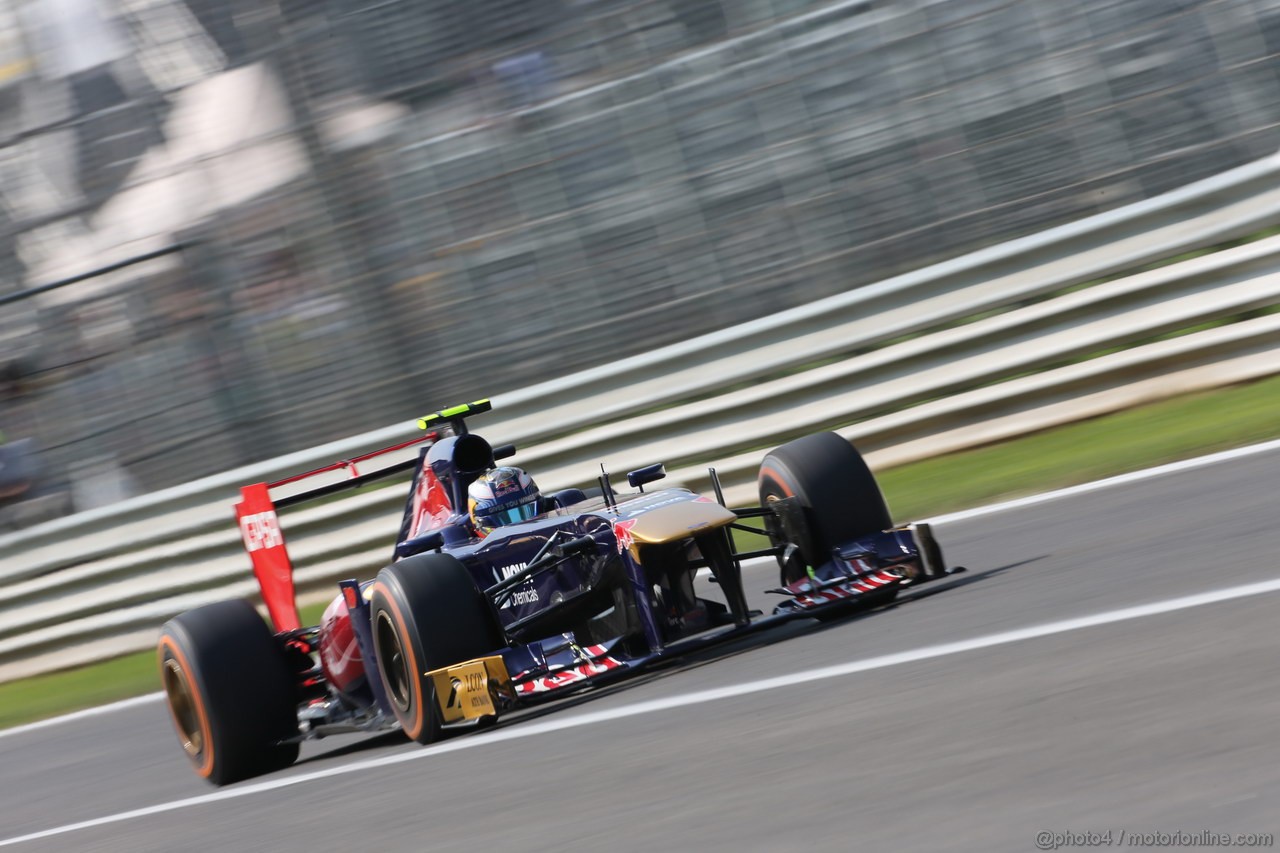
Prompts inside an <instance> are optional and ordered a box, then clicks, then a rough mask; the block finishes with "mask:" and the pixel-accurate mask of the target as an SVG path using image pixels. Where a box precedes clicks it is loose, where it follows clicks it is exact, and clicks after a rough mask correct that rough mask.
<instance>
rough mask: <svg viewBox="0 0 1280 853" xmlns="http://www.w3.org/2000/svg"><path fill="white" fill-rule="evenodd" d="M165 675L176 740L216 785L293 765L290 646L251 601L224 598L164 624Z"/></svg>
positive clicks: (293, 691)
mask: <svg viewBox="0 0 1280 853" xmlns="http://www.w3.org/2000/svg"><path fill="white" fill-rule="evenodd" d="M158 653H159V658H160V679H161V682H162V683H163V685H164V692H165V696H166V697H167V699H168V702H169V712H170V715H171V716H172V718H173V724H174V728H175V729H176V730H177V732H178V741H179V742H180V743H181V744H182V748H183V751H184V752H186V754H187V757H188V758H190V759H191V763H192V765H193V766H194V767H195V770H196V773H198V774H199V775H200V776H202V777H203V778H205V779H208V780H209V781H210V782H212V783H214V784H215V785H226V784H229V783H231V782H236V781H239V780H241V779H246V778H248V777H250V776H257V775H259V774H261V773H269V772H271V771H273V770H279V769H281V768H283V767H287V766H289V765H290V764H292V763H293V762H294V761H295V760H296V759H297V757H298V744H297V743H296V742H293V743H281V741H284V740H286V739H288V738H291V737H294V736H296V735H297V734H298V705H297V687H296V684H295V679H294V676H293V673H292V672H291V671H290V669H289V665H288V663H287V660H286V658H285V655H284V649H283V648H282V647H281V645H280V643H279V641H278V640H276V638H275V636H274V635H273V634H272V633H271V630H270V629H269V628H268V627H267V625H266V623H265V622H263V621H262V617H260V616H259V615H258V613H257V611H256V610H254V609H253V606H252V605H250V604H249V603H248V602H247V601H243V600H239V599H237V600H234V601H221V602H218V603H217V604H210V605H207V606H205V607H199V608H197V609H195V610H190V611H187V612H186V613H183V614H181V615H179V616H175V617H174V618H173V619H170V620H169V621H168V622H166V623H165V625H164V627H163V628H162V629H161V631H160V642H159V647H158Z"/></svg>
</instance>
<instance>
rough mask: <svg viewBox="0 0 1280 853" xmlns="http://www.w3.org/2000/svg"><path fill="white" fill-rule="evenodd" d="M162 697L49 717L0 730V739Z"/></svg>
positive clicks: (124, 701) (131, 700) (157, 693)
mask: <svg viewBox="0 0 1280 853" xmlns="http://www.w3.org/2000/svg"><path fill="white" fill-rule="evenodd" d="M163 697H164V694H163V693H160V692H158V691H157V692H156V693H148V694H146V695H145V696H134V697H133V698H131V699H121V700H120V701H119V702H112V703H110V704H109V705H99V706H97V707H96V708H85V709H84V710H83V711H73V712H72V713H70V714H63V715H62V716H60V717H50V718H49V719H47V720H39V721H37V722H34V723H27V724H26V725H22V726H14V727H13V728H11V729H0V738H5V737H9V736H10V735H22V734H26V733H27V732H32V731H35V730H37V729H46V728H48V727H50V726H56V725H60V724H61V723H74V722H75V721H76V720H83V719H86V718H87V717H97V716H99V715H101V714H110V713H113V712H115V711H124V710H127V709H129V708H135V707H137V706H138V705H145V704H147V703H148V702H156V701H158V700H160V699H162V698H163Z"/></svg>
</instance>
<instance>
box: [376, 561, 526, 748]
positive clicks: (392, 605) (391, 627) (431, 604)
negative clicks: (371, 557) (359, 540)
mask: <svg viewBox="0 0 1280 853" xmlns="http://www.w3.org/2000/svg"><path fill="white" fill-rule="evenodd" d="M372 589H373V597H372V601H371V602H370V607H371V611H372V619H373V644H374V648H375V649H376V651H377V655H378V672H379V675H380V677H381V678H382V684H383V686H384V687H385V688H386V691H387V698H388V699H390V700H391V708H392V710H393V711H394V712H395V715H396V718H397V719H398V720H399V721H400V725H401V727H403V728H404V731H405V734H407V735H408V736H409V737H410V738H411V739H413V740H416V741H417V742H418V743H431V742H432V741H434V740H436V739H437V738H439V737H440V728H441V725H442V721H441V717H440V710H439V707H438V706H437V704H436V698H435V688H434V686H433V684H432V681H431V679H430V678H429V677H427V675H426V673H427V672H428V671H430V670H433V669H440V668H441V667H446V666H449V665H451V664H455V663H461V662H462V661H466V660H471V659H472V658H478V657H481V656H483V655H485V654H488V653H490V652H493V651H495V650H497V649H500V648H502V647H503V646H505V645H506V641H505V639H504V635H503V633H502V629H501V628H500V627H499V625H498V620H497V617H496V616H495V615H494V614H493V610H492V608H491V607H490V605H489V602H488V601H487V600H486V599H485V598H484V595H483V593H481V592H480V590H478V589H477V588H476V585H475V582H474V581H473V580H472V579H471V574H470V572H468V571H467V568H466V566H464V565H463V564H462V563H461V562H459V561H458V560H457V559H456V558H455V557H452V556H450V555H448V554H418V555H416V556H413V557H409V558H408V559H406V560H401V561H400V562H398V563H395V564H394V565H391V566H388V567H387V568H385V569H383V570H382V571H381V572H379V573H378V579H377V580H376V581H375V582H374V584H373V587H372Z"/></svg>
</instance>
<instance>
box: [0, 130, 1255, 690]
mask: <svg viewBox="0 0 1280 853" xmlns="http://www.w3.org/2000/svg"><path fill="white" fill-rule="evenodd" d="M1277 221H1280V155H1277V156H1273V157H1269V158H1267V159H1265V160H1262V161H1259V162H1256V163H1252V164H1249V165H1247V166H1244V167H1241V168H1239V169H1235V170H1232V171H1231V172H1228V173H1224V174H1223V175H1219V176H1217V177H1215V178H1213V179H1210V180H1207V181H1202V182H1199V183H1197V184H1193V185H1190V186H1188V187H1185V188H1183V189H1181V190H1178V191H1176V192H1173V193H1169V194H1167V195H1165V196H1161V197H1159V198H1156V199H1152V200H1150V201H1147V202H1142V203H1140V204H1136V205H1133V206H1131V207H1128V208H1124V209H1122V210H1117V211H1113V212H1110V213H1107V214H1103V215H1100V216H1095V217H1091V218H1090V219H1087V220H1082V221H1080V222H1077V223H1073V224H1071V225H1068V226H1063V227H1061V228H1056V229H1053V230H1051V231H1047V232H1044V233H1042V234H1039V235H1035V236H1034V237H1029V238H1024V239H1021V240H1016V241H1013V242H1011V243H1007V244H1003V245H1000V246H995V247H991V248H988V249H984V250H981V251H978V252H975V253H973V254H970V255H966V256H964V257H961V258H957V259H954V260H951V261H948V262H946V263H943V264H939V265H936V266H933V267H929V268H927V269H922V270H918V271H915V272H912V273H908V274H905V275H902V276H898V277H896V278H893V279H890V280H887V281H884V282H880V283H878V284H875V285H872V286H869V287H864V288H860V289H858V290H855V291H851V292H849V293H846V294H842V295H840V296H838V297H833V298H830V299H826V300H822V301H820V302H817V303H813V304H811V305H807V306H804V307H802V308H797V309H794V310H791V311H787V312H784V313H781V314H778V315H775V316H772V317H768V318H764V319H761V320H758V321H755V322H752V323H748V324H745V325H742V326H739V327H735V328H732V329H727V330H724V331H721V332H716V333H714V334H709V335H705V336H702V337H700V338H697V339H694V340H690V341H687V342H684V343H681V344H678V345H675V346H670V347H665V348H662V349H660V350H656V351H654V352H652V353H649V354H647V355H645V356H642V357H635V358H629V359H625V360H622V361H619V362H616V363H614V364H609V365H604V366H602V367H599V368H595V369H592V370H587V371H583V372H580V373H577V374H574V375H571V376H567V377H563V378H560V379H556V380H552V381H549V382H545V383H541V384H539V385H537V386H532V387H529V388H525V389H522V390H520V391H517V392H513V393H510V394H506V395H501V396H498V397H496V398H495V401H494V409H495V411H494V413H493V414H492V415H487V416H485V419H484V421H483V422H482V423H478V424H477V428H478V429H479V430H480V431H482V432H483V433H484V434H485V435H486V436H489V437H490V438H492V439H493V440H495V442H503V443H506V442H513V443H515V444H516V445H517V446H518V447H520V448H521V449H520V453H519V455H518V456H517V461H518V462H519V463H520V464H521V465H523V466H525V467H527V468H528V469H530V470H531V471H532V472H534V473H535V475H536V477H537V479H538V481H539V483H540V484H541V485H542V486H543V487H544V488H550V489H554V488H560V487H564V486H569V485H581V484H584V483H589V482H591V481H592V480H593V478H594V475H595V473H596V471H597V470H598V469H597V467H596V465H597V463H598V462H605V463H606V464H607V465H608V466H609V468H610V470H612V471H616V472H622V471H625V470H628V469H631V468H636V467H640V466H642V465H645V464H649V463H651V462H658V461H664V462H666V463H667V464H668V468H669V470H671V472H672V474H671V477H670V480H671V481H672V482H680V483H684V484H686V485H689V486H691V487H694V488H701V487H705V486H706V485H707V476H706V472H705V468H704V467H703V466H704V465H705V464H707V463H713V464H715V465H716V467H717V469H718V471H719V472H720V475H721V477H722V479H723V481H724V482H725V485H726V487H727V490H728V494H729V496H730V498H731V501H735V502H743V501H750V500H751V498H752V491H753V482H754V476H755V466H756V465H757V464H758V463H759V459H760V457H761V456H762V455H763V453H764V452H765V450H766V449H767V448H768V447H769V446H771V445H773V444H776V443H778V442H780V441H782V440H785V439H787V438H790V437H792V436H794V435H799V434H803V433H805V432H810V431H813V430H817V429H827V428H837V429H838V430H839V431H840V432H841V434H843V435H845V436H846V437H848V438H850V439H851V440H853V441H855V442H856V443H857V444H858V446H859V447H860V448H861V449H862V450H863V451H864V453H866V454H867V456H868V458H869V459H870V461H871V462H872V464H873V466H876V467H883V466H887V465H892V464H900V463H902V462H906V461H910V460H914V459H919V458H924V457H927V456H930V455H935V454H938V453H944V452H950V451H953V450H956V449H960V448H963V447H969V446H974V445H976V444H981V443H984V442H988V441H992V440H997V439H1000V438H1004V437H1009V436H1012V435H1017V434H1020V433H1024V432H1027V431H1032V430H1037V429H1043V428H1045V427H1047V426H1052V425H1055V424H1059V423H1063V422H1066V421H1069V420H1073V419H1078V418H1081V417H1091V416H1094V415H1096V414H1099V413H1102V412H1105V411H1112V410H1115V409H1118V408H1123V407H1125V406H1128V405H1133V404H1134V403H1136V402H1144V401H1147V400H1152V399H1158V398H1161V397H1164V396H1169V395H1172V394H1176V393H1183V392H1185V391H1188V390H1195V389H1200V388H1206V387H1214V386H1217V385H1222V384H1228V383H1232V382H1239V381H1244V380H1247V379H1251V378H1255V377H1258V376H1263V375H1267V374H1270V373H1274V372H1277V371H1280V358H1278V357H1277V355H1278V354H1280V314H1276V313H1273V312H1268V311H1267V310H1266V309H1270V308H1273V307H1275V306H1277V305H1280V237H1276V238H1270V239H1265V240H1261V241H1257V242H1254V243H1249V244H1246V245H1243V246H1239V247H1236V248H1232V249H1227V250H1224V251H1218V252H1214V253H1212V254H1207V255H1203V256H1200V257H1195V258H1191V259H1188V260H1183V261H1181V262H1178V263H1173V264H1170V265H1168V266H1163V267H1160V268H1157V269H1150V270H1147V271H1144V272H1137V273H1131V274H1129V275H1126V276H1125V277H1122V278H1114V279H1113V280H1109V281H1103V282H1102V283H1094V282H1097V281H1099V280H1100V279H1105V278H1107V277H1108V276H1113V275H1116V274H1117V273H1120V272H1127V271H1132V270H1135V269H1140V268H1142V267H1144V266H1146V265H1149V264H1152V263H1153V262H1155V261H1159V260H1163V259H1168V258H1172V257H1177V256H1180V255H1182V254H1184V253H1187V252H1190V251H1191V250H1193V249H1197V248H1201V247H1204V246H1208V245H1212V244H1217V243H1221V242H1222V241H1225V240H1229V239H1232V238H1235V237H1239V236H1242V235H1246V234H1250V233H1253V232H1256V231H1257V230H1258V229H1259V228H1261V227H1264V226H1267V225H1271V224H1274V223H1276V222H1277ZM1085 283H1091V286H1088V287H1079V286H1080V285H1083V284H1085ZM477 391H478V392H483V391H484V389H483V388H477ZM435 402H450V401H435ZM430 405H431V404H430V402H427V403H426V404H424V408H429V407H430ZM412 432H413V430H412V427H411V425H397V426H394V427H390V428H387V429H384V430H380V431H377V432H375V433H370V434H367V435H362V436H357V437H354V438H352V439H349V440H345V441H342V442H334V443H331V444H329V445H325V446H322V447H318V448H312V449H309V450H307V451H303V452H300V453H295V454H291V455H289V456H287V457H282V458H279V459H275V460H272V462H270V463H267V464H263V465H257V466H251V467H246V468H242V469H238V470H236V471H230V472H227V473H225V474H222V475H219V476H217V477H210V478H206V479H204V480H201V481H198V482H195V483H192V484H189V485H187V486H185V487H182V488H177V489H169V490H166V491H163V492H157V493H154V494H151V495H147V496H144V497H141V498H138V499H135V500H131V501H128V502H125V503H122V504H120V505H118V506H114V507H110V508H105V509H100V510H95V511H91V512H87V513H82V514H79V515H76V516H73V517H69V518H65V519H59V520H57V521H54V522H50V523H47V524H44V525H41V526H39V527H36V528H31V529H29V530H23V531H19V532H17V533H13V534H9V535H6V536H3V537H0V581H2V582H4V583H5V588H6V593H7V594H6V596H4V599H3V601H2V602H0V681H4V680H9V679H11V678H16V677H21V676H23V675H27V674H32V673H35V672H40V671H45V670H49V669H54V668H59V667H64V666H68V665H73V664H77V663H82V662H86V661H90V660H95V659H100V658H103V657H107V656H111V655H114V654H119V653H121V652H124V651H130V650H136V649H139V648H145V647H146V646H148V645H149V644H150V643H151V642H152V640H153V639H154V636H155V630H156V628H157V627H158V625H159V624H160V623H161V622H162V621H163V620H164V619H165V618H167V617H169V616H171V615H173V614H174V613H177V612H181V611H182V610H185V609H188V608H190V607H192V606H196V605H198V604H201V603H204V602H207V601H211V600H216V599H220V598H225V597H230V596H238V595H248V594H251V593H252V592H253V591H254V589H255V584H254V582H253V580H252V578H251V576H250V574H249V570H248V564H247V560H246V559H245V558H244V556H243V552H242V551H241V550H240V545H239V537H238V533H237V531H236V529H235V527H234V525H233V524H232V523H231V512H230V505H231V503H232V502H233V501H234V499H235V496H236V488H237V487H238V486H240V485H243V484H245V483H250V482H257V481H263V480H271V479H275V478H278V477H280V476H283V475H285V474H288V473H295V472H297V471H300V470H303V469H306V468H309V467H315V466H318V465H320V464H323V463H325V462H329V461H333V460H334V459H340V458H345V457H349V456H352V455H355V454H357V453H360V452H362V451H364V450H368V449H370V448H372V447H377V446H381V445H385V444H390V443H392V442H394V441H397V440H400V439H403V438H405V437H408V436H410V435H411V434H412ZM402 501H403V489H401V488H389V489H380V490H377V491H372V492H367V493H362V494H358V495H356V496H354V497H349V498H345V499H342V500H336V501H333V502H331V503H327V504H324V505H321V506H315V507H310V508H306V509H301V510H298V511H296V512H292V513H290V514H288V515H286V516H285V519H284V524H285V529H286V535H288V536H289V537H290V543H291V544H290V550H291V553H292V554H293V555H294V556H295V561H296V563H297V565H298V567H299V568H298V582H299V588H300V590H301V592H302V594H303V595H304V597H308V596H309V597H316V596H322V595H327V594H328V590H330V589H331V588H332V582H333V581H334V580H335V579H338V578H342V577H350V576H368V575H369V574H371V573H372V572H374V571H376V569H377V568H378V567H379V566H380V565H381V564H382V563H384V562H385V561H386V560H387V559H388V558H389V555H390V550H391V546H392V543H393V538H394V534H395V529H396V517H397V514H398V511H399V508H400V506H401V505H402Z"/></svg>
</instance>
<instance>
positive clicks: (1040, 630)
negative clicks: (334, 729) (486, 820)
mask: <svg viewBox="0 0 1280 853" xmlns="http://www.w3.org/2000/svg"><path fill="white" fill-rule="evenodd" d="M1277 591H1280V578H1274V579H1272V580H1268V581H1260V582H1258V583H1250V584H1244V585H1242V586H1235V587H1229V588H1227V589H1219V590H1215V591H1213V592H1203V593H1198V594H1196V595H1186V596H1181V597H1179V598H1170V599H1166V600H1164V601H1156V602H1152V603H1150V604H1140V605H1137V606H1135V607H1124V608H1121V609H1119V610H1108V611H1106V612H1103V613H1095V614H1093V615H1091V616H1081V617H1078V618H1075V619H1063V620H1060V621H1056V622H1046V623H1044V624H1042V625H1034V626H1032V627H1029V628H1019V629H1016V630H1013V631H1002V632H1000V633H997V634H988V635H986V636H984V637H975V638H973V639H969V640H958V641H956V642H951V643H940V644H937V645H932V646H925V647H923V648H919V649H912V650H911V651H905V652H896V653H894V654H888V655H880V656H878V657H873V658H865V659H863V660H857V661H849V662H848V663H842V664H836V665H834V666H824V667H821V668H819V669H810V670H806V671H803V672H793V673H789V674H787V675H781V676H777V677H774V678H765V679H761V680H759V681H750V682H746V683H743V684H734V685H730V686H728V687H717V688H714V689H711V690H699V691H695V692H693V693H686V694H684V695H682V696H671V697H667V698H664V699H650V700H648V701H645V702H636V703H633V704H631V705H623V706H621V707H618V708H610V709H607V710H603V711H593V712H586V713H582V714H569V713H566V714H565V715H564V716H562V717H557V718H553V719H549V720H545V721H541V722H536V723H534V722H531V723H529V724H527V725H523V724H518V725H514V726H512V727H510V728H507V729H500V730H498V731H494V732H490V733H488V734H482V735H473V736H470V737H462V738H457V739H455V740H451V741H449V742H447V743H442V744H439V745H437V746H433V747H429V748H427V749H417V750H412V751H409V752H400V753H397V754H395V755H388V756H382V757H380V758H371V759H367V760H365V761H356V762H353V763H351V764H344V765H342V766H339V767H330V768H327V769H324V770H315V771H312V772H310V773H299V774H296V775H292V776H284V777H281V778H277V779H271V780H268V781H265V782H254V783H250V784H246V785H242V786H240V787H233V788H225V789H223V790H220V791H214V792H211V793H208V794H202V795H200V796H197V797H188V798H186V799H182V800H173V801H170V802H167V803H158V804H156V805H153V806H146V807H144V808H140V809H133V810H131V811H126V812H118V813H116V814H112V815H106V816H105V817H99V818H94V819H92V820H85V821H80V822H78V823H69V824H65V825H63V826H55V827H53V828H51V829H45V830H41V831H39V832H32V833H29V834H27V835H20V836H15V837H13V838H6V839H3V840H0V847H9V846H12V845H14V844H21V843H23V842H27V841H36V840H39V839H42V838H51V837H54V836H58V835H66V834H67V833H70V832H76V831H79V830H83V829H92V828H94V827H98V826H106V825H108V824H113V823H122V822H124V821H128V820H133V819H136V818H141V817H147V816H149V815H155V814H162V813H164V812H172V811H178V810H180V809H188V808H192V807H195V806H202V805H207V804H210V803H217V802H221V801H223V800H231V799H236V798H238V797H249V796H254V795H256V794H261V793H265V792H267V791H274V790H276V789H279V788H290V787H293V786H295V785H303V784H306V783H308V782H314V781H316V780H319V779H328V778H331V777H334V776H344V775H346V774H349V773H359V772H362V771H365V770H373V769H376V768H379V767H387V766H390V765H393V764H403V763H405V762H409V761H421V760H423V759H427V758H432V757H434V756H436V755H441V754H443V753H446V752H458V751H460V750H464V749H475V748H476V747H483V746H489V745H491V744H496V743H501V742H503V741H510V740H520V739H523V738H530V737H537V736H538V735H544V734H550V733H552V732H559V731H564V730H566V729H574V728H579V727H582V726H589V725H593V724H595V723H604V722H610V721H612V720H619V719H623V718H625V717H634V716H639V715H641V714H654V713H659V712H661V711H667V710H670V709H672V708H681V707H686V706H689V705H700V704H703V703H706V702H715V701H718V700H721V699H732V698H736V697H739V696H747V695H750V694H752V693H760V692H762V691H766V690H779V689H782V688H786V687H793V686H795V685H797V684H805V683H808V682H810V681H824V680H828V679H831V678H839V677H843V676H848V675H854V674H856V673H859V672H867V671H869V670H873V669H884V668H886V667H891V666H899V665H901V664H907V663H915V662H917V661H924V660H931V659H934V658H940V657H946V656H948V655H956V654H961V653H964V652H971V651H975V650H978V649H987V648H991V647H992V646H1001V645H1006V644H1008V643H1018V642H1022V641H1024V640H1032V639H1036V638H1038V637H1048V636H1051V635H1053V634H1062V633H1066V632H1068V631H1078V630H1080V629H1082V628H1093V627H1097V626H1099V625H1111V624H1114V623H1116V622H1125V621H1128V620H1130V619H1141V618H1143V617H1146V616H1155V615H1158V614H1162V613H1172V612H1174V611H1178V610H1186V609H1188V608H1192V607H1203V606H1204V605H1207V604H1214V603H1216V602H1222V601H1231V600H1234V599H1240V598H1248V597H1250V596H1255V595H1263V594H1266V593H1272V592H1277Z"/></svg>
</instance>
